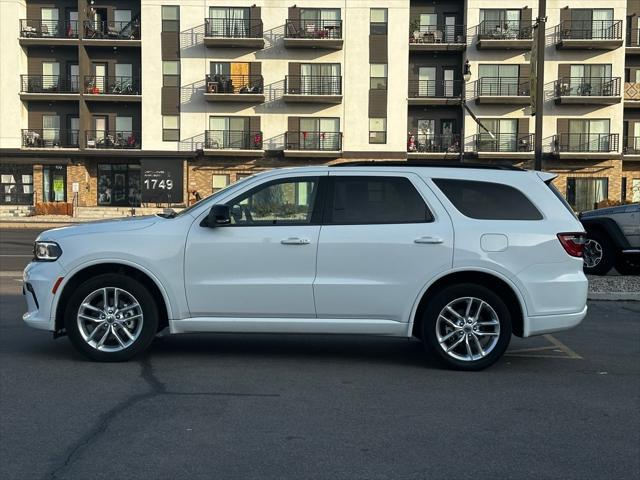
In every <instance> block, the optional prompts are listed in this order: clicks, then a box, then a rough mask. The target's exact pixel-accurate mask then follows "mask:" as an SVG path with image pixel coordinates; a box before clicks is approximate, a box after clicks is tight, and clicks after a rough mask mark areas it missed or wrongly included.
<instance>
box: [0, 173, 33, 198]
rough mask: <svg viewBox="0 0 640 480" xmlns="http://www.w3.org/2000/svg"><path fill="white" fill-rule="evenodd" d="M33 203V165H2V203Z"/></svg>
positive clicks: (0, 194)
mask: <svg viewBox="0 0 640 480" xmlns="http://www.w3.org/2000/svg"><path fill="white" fill-rule="evenodd" d="M32 204H33V167H32V166H31V165H11V164H3V165H0V205H32Z"/></svg>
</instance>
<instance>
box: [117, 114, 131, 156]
mask: <svg viewBox="0 0 640 480" xmlns="http://www.w3.org/2000/svg"><path fill="white" fill-rule="evenodd" d="M133 141H134V140H133V117H121V116H120V115H118V116H117V117H116V132H115V142H116V145H117V146H119V147H122V148H126V147H128V146H130V144H131V142H133Z"/></svg>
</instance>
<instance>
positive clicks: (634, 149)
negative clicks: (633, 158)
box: [622, 137, 640, 155]
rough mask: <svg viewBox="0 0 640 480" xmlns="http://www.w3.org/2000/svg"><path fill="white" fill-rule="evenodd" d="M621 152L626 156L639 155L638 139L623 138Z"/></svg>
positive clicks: (639, 143)
mask: <svg viewBox="0 0 640 480" xmlns="http://www.w3.org/2000/svg"><path fill="white" fill-rule="evenodd" d="M622 151H623V153H625V154H627V155H640V137H625V138H624V146H623V148H622Z"/></svg>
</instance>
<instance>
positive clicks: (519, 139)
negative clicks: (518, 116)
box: [473, 133, 535, 152]
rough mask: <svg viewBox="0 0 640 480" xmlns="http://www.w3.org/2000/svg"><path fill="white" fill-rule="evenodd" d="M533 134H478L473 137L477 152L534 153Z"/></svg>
mask: <svg viewBox="0 0 640 480" xmlns="http://www.w3.org/2000/svg"><path fill="white" fill-rule="evenodd" d="M534 139H535V135H534V134H533V133H496V134H494V135H493V137H492V136H491V135H489V134H488V133H478V134H476V135H474V137H473V144H474V146H475V150H476V151H477V152H533V148H534Z"/></svg>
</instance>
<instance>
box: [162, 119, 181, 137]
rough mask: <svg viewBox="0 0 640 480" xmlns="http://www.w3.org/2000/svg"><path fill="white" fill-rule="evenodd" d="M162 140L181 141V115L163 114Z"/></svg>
mask: <svg viewBox="0 0 640 480" xmlns="http://www.w3.org/2000/svg"><path fill="white" fill-rule="evenodd" d="M162 141H163V142H179V141H180V116H179V115H163V116H162Z"/></svg>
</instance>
